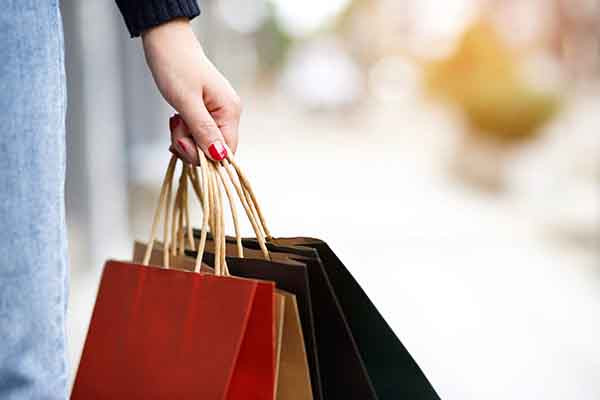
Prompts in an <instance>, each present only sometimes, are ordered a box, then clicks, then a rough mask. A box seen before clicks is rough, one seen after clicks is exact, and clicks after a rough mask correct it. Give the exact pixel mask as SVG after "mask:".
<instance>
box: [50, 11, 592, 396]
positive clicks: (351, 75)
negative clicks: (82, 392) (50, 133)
mask: <svg viewBox="0 0 600 400" xmlns="http://www.w3.org/2000/svg"><path fill="white" fill-rule="evenodd" d="M61 3H62V11H63V15H64V23H65V33H66V45H67V63H68V65H67V72H68V78H69V83H68V84H69V115H68V146H69V160H68V161H69V164H68V182H67V197H68V199H67V207H68V220H69V231H70V249H71V265H72V293H71V300H70V316H69V334H70V351H71V359H72V361H73V369H75V367H76V365H77V362H78V359H79V355H80V352H81V347H82V344H83V340H84V337H85V333H86V329H87V324H88V321H89V318H90V313H91V309H92V306H93V302H94V297H95V293H96V288H97V285H98V281H99V276H100V272H101V268H102V265H103V263H104V261H105V260H106V259H107V258H121V259H126V258H129V257H130V255H131V248H132V241H133V239H134V238H137V239H145V238H146V237H147V235H148V232H149V228H150V222H151V214H152V212H153V208H154V207H155V203H156V201H157V197H158V186H159V182H160V179H161V176H162V174H163V172H164V170H165V167H166V164H167V160H168V156H169V154H168V152H167V148H168V138H169V132H168V117H169V116H170V115H171V114H172V113H173V110H171V109H170V107H169V106H168V105H167V104H166V103H165V102H164V101H163V100H162V98H161V97H160V95H159V93H158V91H157V90H156V89H155V87H154V85H153V83H152V79H151V76H150V74H149V72H148V71H147V68H146V66H145V61H144V58H143V53H142V50H141V43H140V41H139V40H130V39H129V38H128V35H127V33H126V31H125V29H124V26H123V23H122V21H121V18H120V15H119V13H118V10H117V8H116V6H115V5H114V3H113V2H111V1H105V0H86V1H77V0H63V1H62V2H61ZM202 9H203V15H202V16H201V17H199V18H197V19H196V20H195V21H194V23H193V25H194V27H195V29H196V32H197V34H198V36H199V37H200V39H201V41H202V43H203V44H204V46H205V48H206V52H207V54H208V55H209V56H210V58H211V59H212V60H213V62H214V63H215V64H216V65H217V66H218V67H219V68H220V69H221V70H222V72H223V73H224V74H225V75H226V76H227V77H228V78H229V79H230V80H231V82H232V84H233V85H234V87H235V88H236V89H237V90H238V91H239V93H240V95H241V97H242V99H243V102H244V105H245V110H244V115H243V119H242V124H241V145H240V147H239V151H238V155H237V158H238V161H239V162H240V164H241V165H243V166H244V167H245V170H246V171H247V172H248V174H249V175H250V176H251V178H252V181H253V184H254V186H255V190H256V192H257V194H258V195H259V196H260V200H261V201H262V204H263V209H264V210H265V212H266V214H267V217H268V220H269V222H270V225H271V230H272V231H273V232H274V233H275V234H276V235H280V236H284V235H305V236H317V237H320V238H323V239H325V240H327V241H328V242H329V243H330V245H331V246H332V247H333V248H334V249H335V251H336V252H337V254H338V255H339V256H340V257H341V258H342V259H343V261H344V262H345V263H346V265H347V266H348V267H349V268H350V269H351V271H352V273H353V274H354V275H355V276H356V277H357V279H358V280H359V281H360V282H361V284H362V285H363V287H364V288H365V289H366V291H367V292H368V294H369V295H370V296H371V298H372V299H373V300H374V302H375V303H376V304H377V306H378V307H379V308H380V310H381V312H382V313H383V314H384V316H385V317H386V318H387V319H388V321H389V322H390V324H391V325H392V327H393V328H394V330H395V332H396V333H397V334H398V336H399V337H400V338H401V340H402V341H403V342H404V344H405V345H406V346H407V347H408V349H409V350H410V351H411V353H412V355H413V356H414V357H415V358H416V360H417V361H418V363H419V364H420V365H421V367H422V368H423V370H424V371H425V373H426V374H427V376H428V377H429V379H430V380H431V382H432V383H433V384H434V386H435V388H436V389H437V391H438V392H439V394H440V395H441V397H442V398H444V399H456V400H458V399H460V400H468V399H477V400H480V399H486V400H492V399H503V400H504V399H557V400H558V399H560V400H564V399H590V400H591V399H598V398H600V341H599V340H598V338H600V201H599V188H600V187H599V184H600V134H599V132H600V56H599V54H600V53H599V52H600V39H599V38H600V1H598V0H453V1H450V0H447V1H443V2H442V1H437V0H403V1H398V0H328V1H317V0H305V1H294V0H203V1H202ZM197 208H198V207H196V211H195V212H196V214H195V215H198V210H197ZM247 228H248V226H247V225H246V233H247V234H248V235H249V234H250V229H247Z"/></svg>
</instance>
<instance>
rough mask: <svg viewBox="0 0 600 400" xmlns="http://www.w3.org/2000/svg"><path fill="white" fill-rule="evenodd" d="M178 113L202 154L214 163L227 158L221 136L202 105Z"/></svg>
mask: <svg viewBox="0 0 600 400" xmlns="http://www.w3.org/2000/svg"><path fill="white" fill-rule="evenodd" d="M180 112H181V116H182V117H183V120H184V121H185V124H186V125H187V127H188V129H189V132H190V134H191V135H192V137H193V138H194V141H195V142H196V144H197V145H198V146H199V147H200V149H202V151H203V152H204V154H206V155H207V156H208V157H210V158H211V159H212V160H215V161H221V160H222V159H224V158H225V157H227V148H226V147H225V145H224V143H225V140H224V139H223V134H222V133H221V130H220V129H219V127H218V126H217V124H216V122H215V120H214V119H213V117H212V115H210V113H209V112H208V110H207V109H206V106H205V105H204V104H203V103H200V104H194V106H193V107H189V108H188V110H187V112H186V111H184V110H180Z"/></svg>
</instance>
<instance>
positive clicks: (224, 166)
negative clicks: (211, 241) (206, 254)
mask: <svg viewBox="0 0 600 400" xmlns="http://www.w3.org/2000/svg"><path fill="white" fill-rule="evenodd" d="M230 160H233V158H232V157H230ZM231 164H232V163H230V161H229V160H222V161H221V162H218V163H215V162H209V165H210V167H211V168H210V170H211V171H212V174H215V173H216V175H215V179H216V180H217V182H216V187H217V188H218V189H217V190H219V191H220V187H221V186H222V187H223V189H224V191H225V194H226V196H227V200H228V202H229V208H230V211H231V215H232V219H233V225H234V229H235V237H236V248H237V254H238V257H240V258H243V257H244V252H243V246H242V237H241V233H240V229H239V220H238V216H237V210H236V207H235V201H234V196H233V194H232V192H231V190H230V187H229V185H228V183H227V181H228V180H229V182H230V183H231V184H232V185H233V188H234V190H235V193H236V194H237V195H238V198H239V200H240V203H241V204H242V206H243V208H244V211H245V213H246V216H247V217H248V220H249V221H250V224H251V226H252V229H253V231H254V234H255V236H256V239H257V241H258V244H259V247H260V249H261V251H262V253H263V256H264V257H265V259H267V260H270V259H271V257H270V255H269V251H268V249H267V247H266V243H265V236H264V233H263V231H264V228H263V226H266V225H265V224H264V217H262V220H260V217H259V216H258V215H260V214H258V213H257V211H256V206H255V205H254V204H255V201H253V200H252V198H251V196H253V195H250V194H248V190H246V189H245V188H244V186H243V185H242V183H243V182H247V179H245V176H244V175H243V173H242V172H241V169H240V167H239V166H237V164H235V165H236V166H237V169H236V167H234V168H233V171H232V168H231ZM190 169H191V170H192V171H193V170H194V167H191V166H190ZM238 171H239V172H238ZM234 172H235V174H234ZM240 175H241V176H243V178H240ZM187 176H188V179H189V180H190V182H191V184H192V188H193V189H194V192H195V193H196V197H197V198H198V199H199V200H200V203H201V204H202V203H203V200H202V198H203V196H204V191H205V190H203V188H202V186H204V188H205V189H206V187H208V186H207V185H206V184H205V185H202V184H200V182H199V178H198V174H197V173H195V172H192V173H189V174H188V175H187ZM236 176H237V179H236ZM227 178H229V179H227ZM242 179H245V181H244V180H242ZM180 182H181V181H180ZM247 185H249V183H246V186H247ZM250 190H251V189H250ZM181 207H184V208H186V207H187V203H186V204H185V205H183V206H181ZM259 212H260V211H259ZM261 214H262V213H261ZM214 229H215V227H214V226H211V230H212V231H213V233H214ZM188 235H189V233H188ZM215 239H216V238H215ZM180 243H181V242H180ZM215 245H216V243H215ZM221 245H222V246H223V248H224V246H225V242H223V243H222V244H221ZM223 251H225V250H223Z"/></svg>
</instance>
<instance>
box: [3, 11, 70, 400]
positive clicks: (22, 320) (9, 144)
mask: <svg viewBox="0 0 600 400" xmlns="http://www.w3.org/2000/svg"><path fill="white" fill-rule="evenodd" d="M2 8H3V9H2V11H1V12H0V59H1V61H0V112H1V114H0V399H3V400H13V399H19V400H21V399H51V400H55V399H61V400H62V399H66V398H67V396H68V393H67V390H68V388H67V386H68V375H69V371H68V365H67V357H66V343H65V342H66V339H65V314H66V313H65V311H66V310H65V308H66V304H67V290H68V288H67V277H68V269H67V241H66V232H65V208H64V179H65V107H66V90H65V87H66V86H65V74H64V60H63V42H62V41H63V37H62V23H61V18H60V11H59V8H58V0H7V1H3V2H2Z"/></svg>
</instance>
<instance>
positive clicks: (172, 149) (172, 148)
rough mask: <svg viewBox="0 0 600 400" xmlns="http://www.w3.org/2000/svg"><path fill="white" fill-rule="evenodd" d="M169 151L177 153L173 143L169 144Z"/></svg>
mask: <svg viewBox="0 0 600 400" xmlns="http://www.w3.org/2000/svg"><path fill="white" fill-rule="evenodd" d="M169 151H170V152H171V154H175V148H174V147H173V145H170V146H169ZM175 155H176V154H175Z"/></svg>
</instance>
